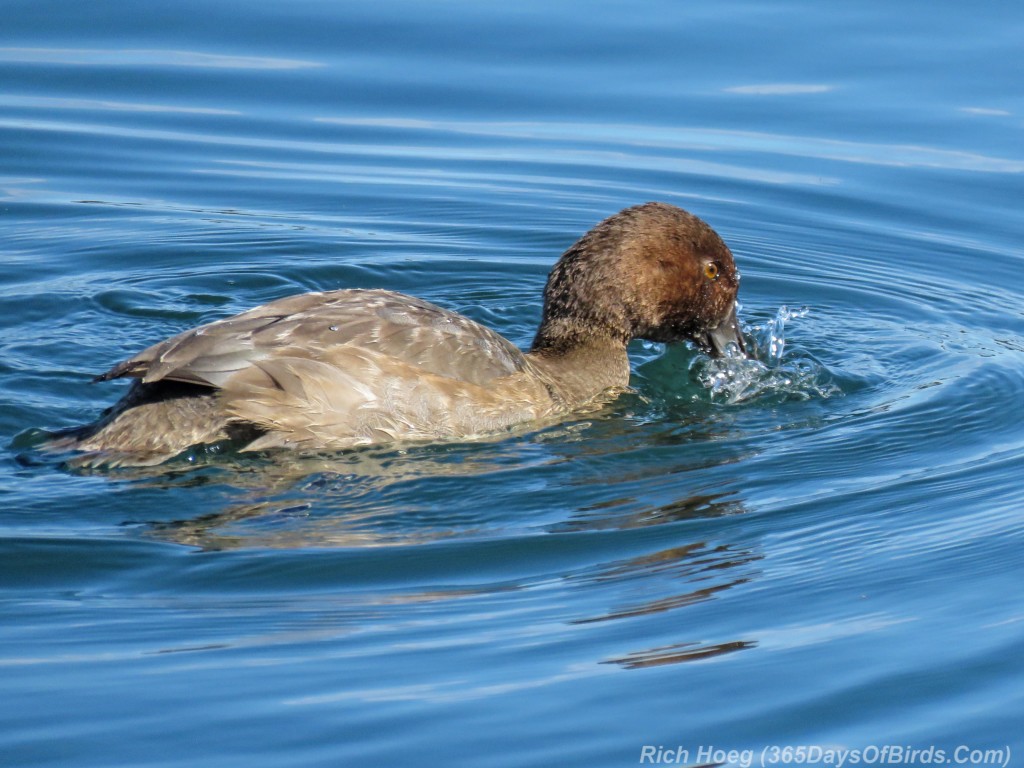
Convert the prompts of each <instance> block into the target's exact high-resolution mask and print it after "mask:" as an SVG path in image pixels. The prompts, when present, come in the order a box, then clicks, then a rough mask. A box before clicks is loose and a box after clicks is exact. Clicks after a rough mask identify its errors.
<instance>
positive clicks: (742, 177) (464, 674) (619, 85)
mask: <svg viewBox="0 0 1024 768" xmlns="http://www.w3.org/2000/svg"><path fill="white" fill-rule="evenodd" d="M3 26H4V30H3V34H2V36H0V158H2V160H0V254H2V255H0V259H2V264H3V269H2V272H0V305H2V308H0V437H2V443H3V449H2V453H0V494H2V499H3V509H2V511H0V601H2V602H0V606H2V607H0V611H2V616H3V621H2V623H0V667H2V671H0V681H2V682H0V692H2V696H0V755H2V756H3V757H2V762H3V764H4V765H17V766H29V765H31V766H43V765H54V766H56V765H60V766H65V765H75V766H111V765H132V766H178V765H181V766H184V765H188V766H204V765H209V766H214V765H215V766H230V765H245V766H247V767H249V766H263V765H267V766H271V765H274V766H276V765H295V766H328V765H329V766H338V765H370V764H388V765H422V764H427V765H444V766H459V765H466V766H549V765H572V766H576V765H579V766H583V765H586V766H595V765H596V766H620V765H633V764H637V763H639V761H640V759H641V756H642V755H643V754H644V752H643V748H644V747H645V746H653V747H658V746H660V747H665V748H666V749H672V750H675V749H676V748H677V747H678V748H682V749H684V750H687V751H688V754H686V755H685V756H681V757H680V760H681V762H682V763H686V764H695V763H698V762H707V761H708V760H713V759H714V757H715V756H714V755H709V754H708V753H706V752H705V753H701V752H699V750H700V749H701V747H705V748H707V747H712V748H716V749H723V750H731V749H733V750H753V753H752V754H755V755H756V756H757V758H758V759H760V757H761V756H762V755H763V756H764V757H765V758H766V760H767V764H775V765H778V764H791V765H792V764H797V762H796V761H797V759H796V757H795V756H794V755H792V754H791V755H790V757H789V759H788V760H784V761H783V762H780V760H783V757H784V755H783V753H782V752H777V753H776V752H772V751H770V750H771V748H772V747H775V746H778V747H780V748H781V747H785V746H787V745H794V746H797V745H809V746H812V747H813V746H816V747H818V748H821V749H823V750H824V749H828V748H835V749H858V750H863V752H862V753H861V756H862V759H861V764H865V763H868V764H878V762H879V760H880V758H879V755H880V753H878V752H872V751H871V750H872V749H874V748H876V747H878V748H881V747H883V746H885V745H897V746H903V747H908V748H909V747H913V748H918V749H926V748H929V747H934V748H935V749H939V750H944V753H943V761H944V760H945V759H946V758H948V759H949V760H950V761H952V762H951V764H996V763H998V764H1000V765H1004V764H1009V763H1011V762H1019V760H1020V755H1021V754H1024V740H1022V737H1021V735H1020V723H1021V721H1022V719H1024V694H1022V693H1021V691H1022V689H1024V686H1022V682H1024V675H1022V671H1021V665H1020V661H1019V658H1020V655H1021V652H1022V651H1024V621H1022V619H1024V598H1022V597H1021V590H1020V586H1019V585H1020V582H1021V566H1022V564H1024V556H1022V555H1021V552H1022V547H1021V544H1022V539H1024V525H1022V517H1021V512H1020V510H1021V506H1022V502H1024V491H1022V486H1021V483H1020V479H1019V478H1020V476H1021V469H1022V465H1024V451H1022V447H1024V430H1022V413H1024V409H1022V407H1021V406H1022V394H1024V381H1022V370H1024V310H1022V306H1024V300H1022V299H1024V285H1022V281H1021V268H1022V253H1024V252H1022V249H1021V245H1020V244H1021V242H1022V241H1024V221H1022V218H1021V215H1020V213H1019V201H1020V199H1021V174H1022V171H1024V155H1022V154H1021V150H1020V136H1021V128H1022V126H1024V122H1022V121H1024V98H1022V97H1021V95H1020V92H1019V91H1020V89H1019V83H1020V82H1021V78H1022V75H1024V72H1022V67H1024V57H1022V56H1021V49H1020V40H1021V39H1022V34H1024V11H1022V10H1021V9H1020V8H1018V7H1017V6H1015V5H1013V4H1002V5H988V6H985V8H984V9H983V10H978V9H972V8H969V7H968V6H965V5H963V4H957V3H952V2H945V1H942V2H936V3H928V4H922V3H901V4H892V3H882V2H874V1H869V2H863V3H856V4H848V5H846V6H839V5H836V4H825V3H811V2H800V1H798V2H792V3H782V2H765V3H743V2H733V1H731V0H730V1H727V2H724V3H714V4H705V5H703V6H697V5H693V4H682V3H673V2H645V3H640V4H635V3H634V4H618V3H589V4H586V5H584V4H579V3H562V4H559V3H533V2H527V3H515V4H504V5H502V6H500V7H499V6H498V5H494V4H477V3H467V2H464V0H452V1H451V2H444V3H430V4H427V3H423V4H420V3H401V2H384V3H374V4H370V5H357V4H341V3H327V2H313V1H309V2H293V3H287V4H281V3H277V4H271V3H238V2H230V1H229V0H213V2H205V3H202V4H200V3H194V2H183V3H175V4H171V5H160V6H158V5H155V4H148V5H139V4H129V3H126V2H123V0H111V2H104V3H77V4H73V3H68V2H48V1H47V0H32V1H31V2H15V1H14V0H8V2H6V3H5V4H4V25H3ZM651 199H657V200H664V201H667V202H672V203H675V204H677V205H681V206H683V207H685V208H687V209H689V210H692V211H693V212H695V213H697V214H698V215H700V216H702V217H703V218H705V219H707V220H708V221H709V222H710V223H711V224H712V225H713V226H714V227H715V228H716V229H717V230H718V231H719V232H720V233H721V234H722V235H723V237H724V238H725V240H726V241H727V242H728V243H729V244H730V246H731V247H732V249H733V251H734V252H735V254H736V256H737V261H738V263H739V266H740V269H741V271H742V273H743V281H742V286H741V300H742V303H743V309H742V313H741V316H742V319H743V321H744V324H745V327H746V330H747V338H748V340H749V342H750V343H751V345H752V347H753V348H754V349H756V351H757V359H756V360H754V361H746V362H745V361H739V360H727V361H725V363H724V364H723V363H716V362H712V361H709V360H707V359H706V358H703V357H701V356H700V355H697V354H696V353H695V352H694V351H693V350H688V349H685V348H672V349H668V350H666V349H664V348H662V347H660V346H657V345H644V344H636V345H635V348H634V349H633V360H634V363H635V376H634V381H633V388H634V391H633V392H631V393H628V394H625V395H623V396H622V397H621V398H619V399H618V400H616V401H615V402H614V403H612V404H610V405H609V406H607V407H606V408H604V409H602V410H600V411H598V412H595V413H587V414H580V415H578V416H576V417H574V418H572V419H570V420H568V421H567V422H566V423H564V424H560V425H554V426H549V427H544V428H538V429H534V430H528V431H526V432H525V433H523V434H517V435H513V436H509V437H506V438H503V439H497V440H490V441H482V442H477V443H466V444H451V445H442V446H423V447H418V448H415V449H409V450H396V449H393V448H392V449H389V448H376V449H372V450H366V451H358V452H354V453H348V454H343V455H340V456H338V455H334V456H332V455H325V456H306V457H301V458H299V457H293V458H279V459H276V460H273V459H267V458H261V457H251V456H245V455H241V454H237V453H231V452H230V451H229V452H226V453H223V452H222V453H216V452H195V453H193V454H192V455H191V456H188V457H183V458H181V459H178V460H177V461H175V462H172V463H171V464H169V465H167V466H165V467H161V468H157V469H155V470H154V469H150V470H123V471H91V472H90V471H82V472H73V471H68V470H67V469H66V468H64V467H63V466H61V465H60V463H59V462H56V461H53V460H50V459H47V458H46V457H44V456H41V455H40V454H39V453H38V451H37V450H35V448H34V446H35V445H36V443H37V442H38V439H39V435H40V432H39V430H52V429H58V428H61V427H67V426H71V425H74V424H80V423H83V422H86V421H88V420H91V419H92V418H94V417H95V416H96V415H97V414H98V413H99V412H100V411H101V410H102V408H103V407H105V406H106V405H107V404H109V403H111V402H112V401H113V400H114V399H116V397H118V395H119V394H120V392H122V391H123V389H121V388H120V385H119V384H117V383H110V384H102V385H100V384H97V385H94V386H93V385H89V384H88V383H87V382H88V381H89V378H90V377H91V376H92V375H94V374H96V373H98V372H100V371H102V370H105V369H106V368H107V367H108V366H109V365H111V364H112V363H114V362H116V361H118V360H120V359H122V358H123V357H126V356H128V355H130V354H133V353H134V352H136V351H137V350H139V349H141V348H142V347H144V346H146V345H148V344H150V343H152V342H154V341H156V340H159V339H161V338H164V337H166V336H168V335H170V334H172V333H175V332H178V331H180V330H183V329H185V328H187V327H190V326H193V325H195V324H198V323H201V322H205V321H209V320H213V319H216V318H219V317H223V316H225V315H228V314H231V313H233V312H236V311H241V310H243V309H246V308H248V307H251V306H254V305H256V304H259V303H262V302H265V301H268V300H271V299H274V298H277V297H280V296H284V295H287V294H289V293H294V292H298V291H305V290H311V289H334V288H343V287H382V288H389V289H395V290H401V291H407V292H411V293H415V294H417V295H419V296H422V297H424V298H426V299H428V300H431V301H434V302H437V303H439V304H441V305H443V306H446V307H449V308H452V309H455V310H458V311H461V312H465V313H466V314H468V315H470V316H471V317H473V318H475V319H477V320H480V321H481V322H485V323H487V324H488V325H490V326H492V327H494V328H496V329H497V330H499V331H501V332H502V333H504V334H505V335H506V336H508V337H509V338H511V339H512V340H513V341H515V342H516V343H519V344H521V345H527V344H528V343H529V341H530V339H531V338H532V335H533V331H534V329H535V325H536V322H537V320H538V318H539V314H540V298H539V297H540V290H541V288H542V286H543V282H544V278H545V276H546V273H547V270H548V268H549V267H550V265H551V264H552V262H553V261H554V259H555V258H556V257H557V255H558V254H559V253H560V252H561V251H562V250H563V249H564V248H565V247H566V246H568V245H569V244H570V243H571V242H572V241H573V240H574V239H575V238H576V237H578V236H579V235H580V234H581V233H582V232H583V231H585V230H586V229H587V228H589V227H590V226H591V225H592V224H594V223H595V222H596V221H598V220H599V219H601V218H603V217H605V216H607V215H609V214H611V213H613V212H615V211H616V210H618V209H620V208H622V207H625V206H627V205H632V204H635V203H638V202H642V201H645V200H651ZM958 747H963V748H966V749H968V750H971V749H978V750H982V751H984V750H998V749H1006V748H1009V750H1010V755H1011V759H1010V760H1006V759H1003V758H1005V757H1006V756H1005V755H999V756H997V755H990V756H989V758H990V759H988V760H985V759H983V758H984V757H985V756H984V754H983V753H981V754H979V755H976V756H975V757H976V758H978V759H975V760H974V761H973V762H972V761H970V760H969V759H968V761H967V763H961V762H960V760H959V758H960V757H964V756H966V757H967V758H970V752H969V751H968V752H966V753H965V752H963V751H961V752H955V750H956V749H957V748H958ZM766 749H767V750H768V751H765V752H762V751H761V750H766ZM673 754H675V753H673ZM773 755H774V756H775V757H776V758H778V759H777V760H776V761H775V762H774V763H772V762H771V760H772V757H773ZM954 756H957V759H956V760H954V759H953V758H954ZM683 757H685V759H683ZM719 757H720V759H722V760H725V761H726V762H732V763H736V764H742V763H743V762H744V758H743V755H742V754H736V755H733V756H732V757H729V756H728V755H719ZM872 757H873V758H874V759H872ZM997 757H998V758H1000V759H996V758H997ZM673 759H674V758H673ZM901 760H902V762H899V761H897V762H898V763H899V764H915V765H923V764H925V762H927V759H926V758H925V757H922V756H921V755H918V756H916V757H915V758H913V759H909V760H908V759H905V758H901ZM815 761H816V762H818V763H829V762H830V763H831V764H833V765H834V764H836V762H835V760H832V761H828V760H826V758H825V756H824V754H821V755H817V756H816V757H815ZM943 761H940V762H943ZM847 764H850V762H849V758H847Z"/></svg>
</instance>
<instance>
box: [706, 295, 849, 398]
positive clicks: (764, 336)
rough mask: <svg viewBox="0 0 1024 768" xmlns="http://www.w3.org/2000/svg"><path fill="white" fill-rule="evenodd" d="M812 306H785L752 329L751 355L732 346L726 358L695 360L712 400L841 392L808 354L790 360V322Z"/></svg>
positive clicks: (823, 395) (819, 395)
mask: <svg viewBox="0 0 1024 768" xmlns="http://www.w3.org/2000/svg"><path fill="white" fill-rule="evenodd" d="M809 311H810V310H809V309H808V308H807V307H801V308H799V309H790V308H789V307H787V306H786V305H782V306H781V307H779V309H778V311H777V312H776V313H775V317H773V318H771V319H770V320H768V321H767V322H766V323H765V324H764V325H760V326H751V327H748V328H746V329H745V330H746V336H747V339H748V343H749V349H748V353H749V354H750V357H744V356H743V355H742V354H740V352H739V350H737V349H735V348H732V347H730V349H729V351H728V353H727V354H726V356H725V357H722V358H718V359H711V358H708V357H705V356H704V355H699V356H697V357H696V358H694V360H693V363H692V364H691V366H690V368H691V373H692V374H693V375H694V376H695V378H696V380H697V381H698V382H700V384H701V385H702V386H703V387H704V388H705V389H706V390H707V391H708V392H710V395H711V399H712V400H714V401H718V402H725V403H741V402H746V401H750V400H754V399H760V398H765V397H779V398H782V399H785V400H789V399H796V400H810V399H814V398H828V397H832V396H834V395H837V394H840V393H841V390H840V388H839V387H838V386H837V385H836V384H835V383H834V381H833V380H832V376H831V374H830V373H829V371H828V370H827V369H826V368H825V366H824V365H822V364H821V363H819V362H818V361H817V360H814V359H813V358H812V357H810V356H809V355H807V354H798V355H790V357H789V358H788V359H787V357H786V354H785V350H786V324H787V323H788V322H790V321H791V320H797V319H800V318H803V317H806V316H807V314H808V313H809Z"/></svg>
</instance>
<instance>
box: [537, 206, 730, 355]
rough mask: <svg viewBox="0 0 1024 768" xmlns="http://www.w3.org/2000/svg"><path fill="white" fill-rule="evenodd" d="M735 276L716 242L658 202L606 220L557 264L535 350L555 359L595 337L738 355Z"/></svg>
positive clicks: (690, 218) (686, 216)
mask: <svg viewBox="0 0 1024 768" xmlns="http://www.w3.org/2000/svg"><path fill="white" fill-rule="evenodd" d="M739 280H740V276H739V272H737V271H736V264H735V263H734V261H733V258H732V253H730V251H729V248H728V247H727V246H726V245H725V243H724V242H722V238H721V237H719V236H718V234H717V233H716V232H715V231H714V230H713V229H712V228H711V227H709V226H708V225H707V224H706V223H705V222H703V221H702V220H701V219H699V218H697V217H696V216H694V215H692V214H690V213H687V212H686V211H684V210H682V209H681V208H677V207H675V206H674V205H668V204H666V203H646V204H644V205H638V206H635V207H633V208H627V209H625V210H624V211H621V212H619V213H617V214H615V215H614V216H612V217H610V218H608V219H605V220H604V221H602V222H601V223H600V224H598V225H597V226H595V227H594V228H593V229H591V230H590V231H589V232H587V234H585V235H584V236H583V237H581V238H580V239H579V240H577V241H576V243H574V244H573V245H572V247H570V248H569V250H567V251H566V252H565V253H564V254H562V257H561V258H560V259H559V260H558V263H557V264H555V266H554V268H553V269H552V270H551V275H550V276H549V277H548V282H547V287H546V288H545V289H544V317H543V320H542V322H541V326H540V330H539V331H538V332H537V337H536V339H534V342H533V351H534V352H536V353H540V354H545V353H547V354H559V353H563V352H567V351H570V350H571V349H573V348H574V347H577V346H581V345H585V344H587V343H588V342H590V341H592V340H596V339H612V340H615V341H616V342H621V343H623V344H625V343H628V342H629V341H630V340H631V339H636V338H640V339H648V340H650V341H659V342H667V343H671V342H677V341H685V340H689V341H693V342H695V343H696V344H698V345H699V346H700V347H701V348H703V349H704V350H705V351H707V352H708V353H709V354H711V355H714V356H720V355H722V354H724V353H725V350H726V348H727V346H728V345H729V344H735V345H736V346H737V348H738V349H739V350H740V351H741V352H743V351H744V344H743V337H742V336H741V334H740V330H739V323H738V322H737V320H736V292H737V290H738V288H739Z"/></svg>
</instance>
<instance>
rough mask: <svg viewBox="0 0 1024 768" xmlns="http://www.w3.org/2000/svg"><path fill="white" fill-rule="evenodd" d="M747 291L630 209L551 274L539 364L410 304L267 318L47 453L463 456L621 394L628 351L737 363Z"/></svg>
mask: <svg viewBox="0 0 1024 768" xmlns="http://www.w3.org/2000/svg"><path fill="white" fill-rule="evenodd" d="M738 283H739V275H738V273H737V271H736V268H735V265H734V263H733V258H732V254H731V253H730V252H729V249H728V248H727V247H726V245H725V243H723V242H722V240H721V238H720V237H719V236H718V235H717V234H716V233H715V232H714V230H712V229H711V227H709V226H708V225H707V224H706V223H704V222H703V221H701V220H700V219H698V218H697V217H695V216H693V215H691V214H689V213H686V212H685V211H683V210H681V209H679V208H676V207H674V206H670V205H666V204H663V203H647V204H646V205H641V206H636V207H633V208H627V209H626V210H624V211H622V212H620V213H618V214H616V215H615V216H612V217H610V218H608V219H606V220H604V221H603V222H601V223H600V224H598V225H597V226H595V227H594V228H593V229H592V230H591V231H590V232H588V233H587V234H586V235H584V236H583V237H582V238H580V240H579V241H577V242H576V243H575V244H574V245H573V246H572V247H570V248H569V250H567V251H566V252H565V253H564V254H563V255H562V257H561V258H560V259H559V261H558V263H557V264H556V265H555V267H554V269H553V270H552V272H551V275H550V277H549V278H548V283H547V287H546V288H545V292H544V312H543V318H542V321H541V326H540V328H539V330H538V332H537V336H536V338H535V340H534V343H533V347H532V349H531V350H530V352H528V353H525V354H524V353H523V352H522V351H520V350H519V349H518V348H517V347H516V346H515V345H513V344H512V343H511V342H509V341H508V340H506V339H504V338H502V337H501V336H499V335H498V334H497V333H495V332H493V331H491V330H489V329H487V328H485V327H484V326H481V325H480V324H478V323H476V322H474V321H472V320H470V319H468V318H466V317H464V316H462V315H459V314H456V313H454V312H450V311H448V310H445V309H442V308H440V307H437V306H434V305H433V304H430V303H428V302H425V301H422V300H420V299H416V298H413V297H410V296H406V295H403V294H400V293H394V292H390V291H382V290H339V291H327V292H323V293H307V294H302V295H299V296H290V297H287V298H283V299H279V300H277V301H273V302H270V303H269V304H265V305H263V306H260V307H256V308H255V309H251V310H249V311H247V312H243V313H241V314H239V315H235V316H234V317H230V318H227V319H224V320H219V321H217V322H213V323H209V324H207V325H203V326H200V327H198V328H195V329H192V330H189V331H185V332H184V333H181V334H178V335H177V336H174V337H172V338H170V339H167V340H166V341H163V342H160V343H158V344H155V345H153V346H152V347H149V348H148V349H146V350H144V351H142V352H140V353H139V354H138V355H136V356H134V357H132V358H130V359H128V360H126V361H124V362H122V363H119V364H117V365H115V366H114V367H113V368H111V369H110V370H109V371H108V372H106V373H104V374H102V375H101V376H98V377H97V380H98V381H105V380H108V379H115V378H122V377H131V378H134V379H136V381H135V383H134V384H133V386H132V388H131V390H130V391H129V392H128V394H127V395H125V397H124V398H123V399H122V400H121V401H120V402H119V403H117V404H116V405H115V406H113V407H112V408H111V409H110V410H109V412H107V413H106V414H105V415H104V416H103V418H101V419H100V420H99V421H97V422H96V423H95V424H92V425H89V426H87V427H82V428H80V429H78V430H75V431H73V432H72V433H71V434H67V435H65V436H64V437H63V438H59V439H57V440H54V441H53V442H52V443H51V447H53V448H60V449H73V450H75V451H78V452H80V456H79V459H78V463H86V464H107V465H145V464H157V463H160V462H162V461H164V460H166V459H168V458H170V457H172V456H175V455H177V454H178V453H180V452H181V451H183V450H185V449H187V448H189V447H190V446H193V445H197V444H201V443H210V442H215V441H219V440H223V439H238V440H242V441H244V448H243V450H261V449H268V448H280V447H289V448H301V449H314V450H317V449H328V450H334V449H344V448H351V447H354V446H359V445H368V444H374V443H389V442H401V441H430V440H445V439H453V438H458V439H465V438H473V437H478V436H483V435H487V434H493V433H496V432H500V431H502V430H506V429H509V428H511V427H514V426H516V425H519V424H523V423H526V422H532V421H537V420H543V419H549V420H550V419H555V418H558V417H559V416H561V415H564V414H567V413H569V412H570V411H572V410H574V409H578V408H580V407H582V406H584V405H586V404H588V403H590V402H592V401H594V400H596V399H598V398H600V397H602V396H606V395H609V394H613V393H614V392H615V391H616V390H621V389H622V388H624V387H626V386H627V384H628V381H629V360H628V358H627V356H626V345H627V343H628V342H629V341H630V340H631V339H633V338H644V339H650V340H653V341H663V342H674V341H682V340H686V339H689V340H692V341H695V342H696V343H697V344H699V345H701V346H702V347H704V348H705V349H707V350H708V351H710V352H712V353H713V354H720V353H721V352H722V351H723V350H724V348H725V346H726V345H727V344H729V343H734V344H736V345H737V347H738V348H739V349H740V350H742V349H743V340H742V337H741V336H740V333H739V329H738V325H737V321H736V315H735V304H736V292H737V288H738Z"/></svg>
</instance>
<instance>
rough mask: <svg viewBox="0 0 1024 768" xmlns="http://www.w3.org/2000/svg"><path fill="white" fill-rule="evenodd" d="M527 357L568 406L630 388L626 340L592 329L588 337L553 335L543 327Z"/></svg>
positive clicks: (580, 335)
mask: <svg viewBox="0 0 1024 768" xmlns="http://www.w3.org/2000/svg"><path fill="white" fill-rule="evenodd" d="M527 357H528V358H529V359H530V361H531V362H532V363H533V364H534V365H535V366H537V368H538V369H539V370H540V371H541V373H542V375H543V376H544V378H545V379H546V380H547V381H548V384H549V385H550V386H551V387H552V389H553V390H554V393H555V394H557V395H558V397H560V398H561V399H562V400H563V401H564V403H565V405H566V406H568V407H575V406H579V405H582V404H584V403H587V402H589V401H590V400H593V399H594V398H596V397H597V396H598V395H600V394H601V393H602V392H605V391H607V390H610V389H624V388H626V387H627V386H628V385H629V356H628V355H627V354H626V343H625V341H623V340H622V339H619V338H613V337H612V336H611V335H605V334H601V333H596V332H594V330H593V329H592V330H591V331H590V332H589V333H585V334H584V333H579V334H569V335H552V334H550V333H549V334H545V333H544V328H542V330H541V332H540V333H538V334H537V338H536V340H535V341H534V343H533V348H532V349H531V350H530V352H529V353H528V354H527Z"/></svg>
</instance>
